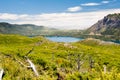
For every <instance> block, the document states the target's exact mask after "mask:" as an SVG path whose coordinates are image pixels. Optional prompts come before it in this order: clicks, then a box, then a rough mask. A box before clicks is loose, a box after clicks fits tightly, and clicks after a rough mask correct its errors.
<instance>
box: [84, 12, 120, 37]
mask: <svg viewBox="0 0 120 80" xmlns="http://www.w3.org/2000/svg"><path fill="white" fill-rule="evenodd" d="M86 33H88V34H90V35H95V34H96V35H111V36H120V13H115V14H109V15H107V16H105V17H104V18H103V19H102V20H99V21H98V22H97V23H95V24H94V25H93V26H92V27H90V28H89V29H87V30H86Z"/></svg>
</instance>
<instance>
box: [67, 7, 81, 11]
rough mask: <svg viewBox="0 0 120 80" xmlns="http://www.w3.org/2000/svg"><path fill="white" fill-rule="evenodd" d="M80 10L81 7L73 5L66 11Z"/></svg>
mask: <svg viewBox="0 0 120 80" xmlns="http://www.w3.org/2000/svg"><path fill="white" fill-rule="evenodd" d="M80 10H82V8H81V7H80V6H75V7H70V8H68V10H67V11H69V12H77V11H80Z"/></svg>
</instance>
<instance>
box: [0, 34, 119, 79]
mask: <svg viewBox="0 0 120 80" xmlns="http://www.w3.org/2000/svg"><path fill="white" fill-rule="evenodd" d="M99 43H100V42H96V41H94V40H84V41H81V42H75V43H68V44H67V45H66V44H65V43H56V42H51V41H49V40H47V39H45V38H43V37H40V36H39V37H33V38H29V37H25V36H20V35H3V34H0V68H3V69H4V71H5V73H4V76H3V80H56V79H58V78H60V80H62V79H64V80H120V45H115V44H106V45H104V44H99ZM32 48H34V49H33V51H32V52H31V53H30V54H29V55H28V57H29V59H30V60H31V61H32V62H33V63H34V64H35V66H36V68H37V70H38V72H39V77H36V76H35V75H34V73H33V71H32V70H31V69H27V68H26V67H23V66H22V65H20V64H19V62H18V61H16V60H19V61H21V62H22V63H24V64H25V65H27V66H28V65H29V64H28V63H27V62H26V60H25V57H24V56H25V55H26V53H28V52H29V51H30V50H31V49H32ZM91 60H92V63H90V61H91ZM82 63H83V64H82ZM80 64H81V65H80ZM90 64H91V65H92V66H93V67H92V68H91V67H90ZM78 65H80V69H79V70H78ZM103 65H105V66H106V67H107V69H106V70H107V72H106V73H105V72H104V68H103Z"/></svg>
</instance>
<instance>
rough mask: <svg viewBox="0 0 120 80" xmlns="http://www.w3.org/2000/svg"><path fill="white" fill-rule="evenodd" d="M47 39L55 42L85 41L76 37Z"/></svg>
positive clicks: (52, 37)
mask: <svg viewBox="0 0 120 80" xmlns="http://www.w3.org/2000/svg"><path fill="white" fill-rule="evenodd" d="M46 38H47V39H49V40H51V41H55V42H77V41H80V40H83V39H82V38H75V37H58V36H51V37H46Z"/></svg>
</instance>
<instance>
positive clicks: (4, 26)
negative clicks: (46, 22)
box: [0, 22, 82, 36]
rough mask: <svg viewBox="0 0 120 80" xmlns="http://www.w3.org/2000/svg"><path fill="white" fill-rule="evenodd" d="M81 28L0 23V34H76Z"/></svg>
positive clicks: (79, 32)
mask: <svg viewBox="0 0 120 80" xmlns="http://www.w3.org/2000/svg"><path fill="white" fill-rule="evenodd" d="M81 32H82V31H81V30H59V29H55V28H48V27H44V26H37V25H33V24H22V25H18V24H10V23H6V22H1V23H0V33H2V34H20V35H26V36H36V35H42V36H76V35H79V34H81Z"/></svg>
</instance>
